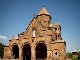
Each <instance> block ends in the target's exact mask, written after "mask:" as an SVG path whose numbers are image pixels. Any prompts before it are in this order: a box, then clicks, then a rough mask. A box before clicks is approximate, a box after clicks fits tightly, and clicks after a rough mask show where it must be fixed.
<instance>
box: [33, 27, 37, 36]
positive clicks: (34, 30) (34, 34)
mask: <svg viewBox="0 0 80 60" xmlns="http://www.w3.org/2000/svg"><path fill="white" fill-rule="evenodd" d="M35 36H36V28H33V37H35Z"/></svg>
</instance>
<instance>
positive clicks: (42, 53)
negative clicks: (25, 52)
mask: <svg viewBox="0 0 80 60" xmlns="http://www.w3.org/2000/svg"><path fill="white" fill-rule="evenodd" d="M35 51H36V53H35V55H36V60H38V59H46V58H47V46H46V44H45V42H44V41H39V42H37V44H36V48H35Z"/></svg>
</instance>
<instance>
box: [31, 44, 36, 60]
mask: <svg viewBox="0 0 80 60" xmlns="http://www.w3.org/2000/svg"><path fill="white" fill-rule="evenodd" d="M35 53H36V51H35V47H34V45H32V47H31V60H36V55H35Z"/></svg>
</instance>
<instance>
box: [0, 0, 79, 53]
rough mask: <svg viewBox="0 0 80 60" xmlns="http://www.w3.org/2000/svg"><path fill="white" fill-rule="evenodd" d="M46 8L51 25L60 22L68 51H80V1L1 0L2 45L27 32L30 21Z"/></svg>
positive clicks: (0, 33) (0, 25)
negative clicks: (50, 18)
mask: <svg viewBox="0 0 80 60" xmlns="http://www.w3.org/2000/svg"><path fill="white" fill-rule="evenodd" d="M42 6H44V7H45V8H46V10H47V11H48V12H49V14H50V15H51V17H52V20H51V23H57V22H60V25H61V34H62V37H63V39H64V40H65V41H66V51H67V52H70V51H73V50H76V49H80V0H0V43H3V44H5V45H8V43H9V40H10V39H11V38H12V36H13V35H14V37H15V38H17V36H18V34H19V33H21V32H24V31H26V28H27V27H28V25H29V23H30V21H31V20H32V18H33V17H34V14H35V15H37V14H38V12H39V11H40V10H41V9H42Z"/></svg>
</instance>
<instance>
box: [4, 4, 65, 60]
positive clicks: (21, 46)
mask: <svg viewBox="0 0 80 60" xmlns="http://www.w3.org/2000/svg"><path fill="white" fill-rule="evenodd" d="M51 19H52V18H51V16H50V14H49V13H48V12H47V10H46V9H45V8H44V6H43V7H42V9H41V11H40V12H39V13H38V15H37V16H34V17H33V19H32V21H31V22H30V24H29V25H28V27H27V29H26V31H25V32H22V33H20V34H18V39H15V38H14V36H13V37H12V39H11V40H9V46H5V47H4V59H19V60H65V56H66V43H65V41H64V40H63V39H62V37H61V26H60V23H54V24H51Z"/></svg>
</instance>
